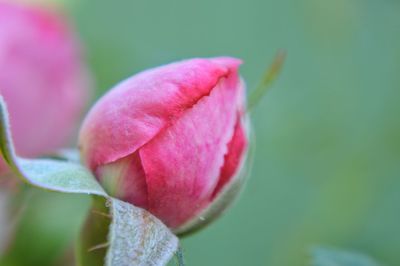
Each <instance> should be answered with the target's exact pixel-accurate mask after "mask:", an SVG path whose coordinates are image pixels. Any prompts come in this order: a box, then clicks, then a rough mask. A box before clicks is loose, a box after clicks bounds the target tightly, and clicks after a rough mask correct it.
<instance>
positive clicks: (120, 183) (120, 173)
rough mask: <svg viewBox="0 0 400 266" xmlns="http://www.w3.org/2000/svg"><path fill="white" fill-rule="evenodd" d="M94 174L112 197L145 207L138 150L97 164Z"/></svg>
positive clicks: (145, 186) (144, 181) (144, 180)
mask: <svg viewBox="0 0 400 266" xmlns="http://www.w3.org/2000/svg"><path fill="white" fill-rule="evenodd" d="M96 176H97V177H100V182H101V183H102V185H103V187H104V189H105V190H106V191H107V192H108V193H109V194H110V195H113V196H114V197H117V198H119V199H124V200H125V201H127V202H131V203H134V204H135V206H137V207H141V208H147V207H148V202H147V184H146V176H145V173H144V170H143V168H142V162H141V159H140V156H139V152H135V153H133V154H131V155H129V156H127V157H124V158H122V159H119V160H117V161H115V162H112V163H109V164H107V165H104V166H99V167H98V168H97V170H96Z"/></svg>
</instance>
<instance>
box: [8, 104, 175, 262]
mask: <svg viewBox="0 0 400 266" xmlns="http://www.w3.org/2000/svg"><path fill="white" fill-rule="evenodd" d="M8 125H9V122H8V113H7V108H6V105H5V103H4V101H3V99H2V98H1V96H0V152H1V154H2V155H3V158H4V161H5V162H6V163H7V165H8V166H9V168H10V170H11V171H12V172H13V174H14V175H16V176H18V177H19V178H20V179H21V180H23V181H24V182H26V183H28V184H30V185H33V186H35V187H38V188H42V189H46V190H51V191H58V192H66V193H83V194H91V195H93V196H94V197H93V198H94V203H93V207H92V210H91V213H90V214H89V216H88V218H87V221H86V224H85V226H84V229H83V231H82V235H81V238H80V243H79V245H78V256H77V257H78V260H79V263H80V265H84V266H90V265H93V266H95V265H96V266H97V265H102V264H103V262H104V264H105V265H106V266H125V265H126V266H128V265H165V264H167V262H168V261H169V260H170V259H171V257H172V256H173V254H174V252H175V251H176V250H177V249H178V238H177V237H176V236H175V235H174V234H173V233H172V232H171V231H170V230H169V229H168V228H167V227H166V226H165V225H164V224H163V223H162V222H161V221H159V220H158V219H157V218H156V217H154V216H153V215H151V214H150V213H149V212H147V211H145V210H143V209H140V208H137V207H135V206H133V205H131V204H128V203H125V202H122V201H119V200H117V199H113V198H110V197H109V196H108V195H107V194H106V192H105V191H104V190H103V188H102V187H101V186H100V185H99V183H98V182H97V181H96V179H95V177H94V176H93V175H92V174H91V172H90V171H89V170H88V169H87V168H85V167H84V166H82V165H81V164H79V163H78V160H77V155H76V152H74V151H72V152H70V153H61V154H59V155H56V156H55V157H56V158H59V159H64V160H56V159H30V160H27V159H23V158H19V157H18V156H17V155H16V154H15V151H14V146H13V143H12V138H11V134H10V130H9V126H8ZM99 196H101V197H99ZM106 203H107V204H106ZM106 205H107V207H108V208H107V207H106ZM105 219H106V220H105Z"/></svg>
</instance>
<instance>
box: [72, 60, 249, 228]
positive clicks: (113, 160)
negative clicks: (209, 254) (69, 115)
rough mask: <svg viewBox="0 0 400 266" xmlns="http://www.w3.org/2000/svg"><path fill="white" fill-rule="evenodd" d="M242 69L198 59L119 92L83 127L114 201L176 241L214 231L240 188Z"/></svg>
mask: <svg viewBox="0 0 400 266" xmlns="http://www.w3.org/2000/svg"><path fill="white" fill-rule="evenodd" d="M239 65H240V60H238V59H234V58H212V59H192V60H186V61H182V62H177V63H173V64H169V65H165V66H161V67H158V68H154V69H151V70H148V71H144V72H141V73H139V74H137V75H135V76H133V77H131V78H128V79H127V80H125V81H123V82H122V83H120V84H118V85H117V86H116V87H115V88H113V89H112V90H110V91H109V92H108V93H107V94H106V95H105V96H103V97H102V98H101V99H100V100H99V101H98V102H97V103H96V104H95V105H94V107H93V108H92V109H91V110H90V112H89V114H88V115H87V117H86V119H85V120H84V123H83V126H82V128H81V132H80V136H79V137H80V139H79V144H80V149H81V155H82V159H83V160H84V162H85V164H86V165H87V166H88V167H89V168H90V169H91V170H92V171H93V173H94V174H95V176H96V177H97V178H98V180H99V181H100V182H101V183H102V184H103V186H104V187H105V189H106V190H107V191H108V192H109V193H110V194H111V195H112V196H115V197H118V198H120V199H122V200H125V201H127V202H130V203H132V204H134V205H135V206H139V207H142V208H144V209H147V210H148V211H150V212H151V213H152V214H154V215H155V216H157V217H158V218H159V219H160V220H162V221H163V222H164V223H165V224H166V225H167V226H169V227H170V228H171V229H173V230H174V231H175V232H177V233H183V232H187V231H188V230H193V229H194V228H198V227H201V226H202V225H203V224H205V223H208V222H209V221H210V220H211V219H212V218H213V217H214V216H217V215H218V214H219V213H220V212H221V211H222V210H223V209H224V208H225V206H226V205H227V204H228V203H229V202H231V199H229V200H228V198H227V197H229V198H233V195H234V194H236V193H234V192H236V191H237V185H238V183H240V181H241V180H242V178H241V175H240V174H239V173H240V171H241V169H242V167H243V165H244V163H243V162H244V159H245V157H246V153H247V146H248V140H247V131H246V126H245V122H246V114H245V109H244V108H245V106H244V104H245V103H244V99H245V95H244V93H245V86H244V84H243V82H242V81H241V79H240V77H239V75H238V72H237V71H238V67H239ZM233 190H234V191H233ZM222 196H224V199H222V198H221V197H222Z"/></svg>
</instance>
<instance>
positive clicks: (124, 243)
mask: <svg viewBox="0 0 400 266" xmlns="http://www.w3.org/2000/svg"><path fill="white" fill-rule="evenodd" d="M107 207H108V209H107ZM107 228H109V232H108V236H107V231H108V230H107ZM106 248H108V250H107V253H106V252H105V250H106ZM177 249H178V238H177V237H176V236H175V235H174V234H172V232H171V231H170V230H169V229H168V228H167V227H166V226H165V225H164V224H163V223H162V222H161V221H159V220H158V219H157V218H156V217H154V216H153V215H151V214H150V213H149V212H147V211H145V210H143V209H141V208H137V207H135V206H133V205H131V204H128V203H126V202H122V201H120V200H117V199H113V198H111V199H109V200H108V201H107V202H106V201H105V200H104V199H101V198H97V199H96V200H95V201H94V204H93V206H92V210H91V213H90V214H89V216H88V219H87V221H86V225H85V227H84V229H83V232H82V238H81V241H80V245H79V250H78V254H79V265H82V266H92V265H93V266H95V265H102V264H105V265H106V266H129V265H165V264H167V262H168V261H169V260H170V259H171V258H172V256H173V254H174V252H175V251H176V250H177ZM104 255H106V256H105V261H103V258H104Z"/></svg>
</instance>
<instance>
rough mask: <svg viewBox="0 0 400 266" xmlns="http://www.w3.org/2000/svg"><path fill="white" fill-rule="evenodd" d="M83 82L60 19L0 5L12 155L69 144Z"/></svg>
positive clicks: (2, 77)
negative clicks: (14, 152) (14, 150)
mask: <svg viewBox="0 0 400 266" xmlns="http://www.w3.org/2000/svg"><path fill="white" fill-rule="evenodd" d="M89 81H90V79H89V76H88V71H87V69H86V68H85V66H84V65H83V62H82V61H81V56H80V48H79V45H78V44H77V41H76V38H75V35H74V34H73V33H72V32H71V29H70V28H69V27H68V25H67V23H66V21H64V18H63V17H61V16H59V14H53V13H50V12H49V11H45V10H39V9H37V8H33V7H27V6H22V5H18V4H15V3H11V2H7V3H6V2H2V3H0V94H1V95H2V96H3V98H4V100H5V101H6V103H7V106H8V110H9V113H10V123H11V131H12V135H13V138H14V142H15V146H16V150H17V153H18V154H20V155H24V156H38V155H43V154H45V153H48V152H52V151H54V150H55V149H59V148H61V147H62V146H64V145H67V144H68V143H69V141H70V138H71V137H72V135H73V134H74V129H75V125H76V124H77V122H78V120H79V117H80V115H81V111H82V110H83V108H84V106H85V103H86V101H87V99H88V93H89V84H90V82H89Z"/></svg>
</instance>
